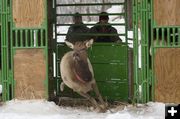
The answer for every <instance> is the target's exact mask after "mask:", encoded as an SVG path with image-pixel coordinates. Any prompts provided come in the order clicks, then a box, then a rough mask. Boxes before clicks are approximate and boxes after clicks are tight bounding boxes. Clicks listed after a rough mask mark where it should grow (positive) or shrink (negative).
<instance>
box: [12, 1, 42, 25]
mask: <svg viewBox="0 0 180 119" xmlns="http://www.w3.org/2000/svg"><path fill="white" fill-rule="evenodd" d="M44 2H45V0H13V21H14V23H15V26H16V27H40V26H41V25H42V23H43V20H44V16H45V13H44V12H45V3H44Z"/></svg>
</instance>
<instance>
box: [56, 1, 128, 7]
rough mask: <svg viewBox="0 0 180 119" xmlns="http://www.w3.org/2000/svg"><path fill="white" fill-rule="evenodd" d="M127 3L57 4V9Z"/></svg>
mask: <svg viewBox="0 0 180 119" xmlns="http://www.w3.org/2000/svg"><path fill="white" fill-rule="evenodd" d="M124 4H125V3H123V2H121V3H76V4H56V5H55V6H56V7H60V6H61V7H66V6H98V5H124Z"/></svg>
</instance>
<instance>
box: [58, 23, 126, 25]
mask: <svg viewBox="0 0 180 119" xmlns="http://www.w3.org/2000/svg"><path fill="white" fill-rule="evenodd" d="M83 25H87V26H94V25H96V26H105V25H113V26H124V25H126V23H110V24H96V23H94V24H83ZM56 26H76V24H56Z"/></svg>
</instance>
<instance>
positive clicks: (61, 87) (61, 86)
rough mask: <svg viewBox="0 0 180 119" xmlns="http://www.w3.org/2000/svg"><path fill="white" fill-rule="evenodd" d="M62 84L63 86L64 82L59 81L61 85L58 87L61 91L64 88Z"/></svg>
mask: <svg viewBox="0 0 180 119" xmlns="http://www.w3.org/2000/svg"><path fill="white" fill-rule="evenodd" d="M64 86H65V83H64V82H61V85H60V89H61V91H63V90H64Z"/></svg>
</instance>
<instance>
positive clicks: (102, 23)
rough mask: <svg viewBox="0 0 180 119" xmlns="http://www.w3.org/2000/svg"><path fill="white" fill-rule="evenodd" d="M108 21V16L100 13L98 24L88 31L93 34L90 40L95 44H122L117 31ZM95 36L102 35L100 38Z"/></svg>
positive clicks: (105, 13)
mask: <svg viewBox="0 0 180 119" xmlns="http://www.w3.org/2000/svg"><path fill="white" fill-rule="evenodd" d="M108 21H109V16H108V14H107V12H101V13H100V16H99V22H98V23H96V24H95V26H93V27H92V28H91V29H90V33H91V34H93V35H92V38H93V39H94V41H95V42H122V41H121V39H120V38H119V36H118V33H117V30H116V29H115V28H114V27H112V26H111V25H110V24H109V23H108ZM96 34H102V36H101V35H96ZM108 34H109V35H108ZM111 34H112V35H111Z"/></svg>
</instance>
